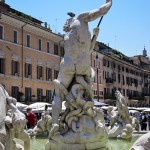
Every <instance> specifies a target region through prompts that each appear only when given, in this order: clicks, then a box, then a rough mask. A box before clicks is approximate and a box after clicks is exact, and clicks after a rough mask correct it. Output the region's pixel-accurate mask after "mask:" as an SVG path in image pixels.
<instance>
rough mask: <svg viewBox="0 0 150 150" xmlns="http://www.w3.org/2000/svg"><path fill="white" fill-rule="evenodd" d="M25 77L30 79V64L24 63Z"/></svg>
mask: <svg viewBox="0 0 150 150" xmlns="http://www.w3.org/2000/svg"><path fill="white" fill-rule="evenodd" d="M25 77H26V78H31V77H32V64H28V63H25Z"/></svg>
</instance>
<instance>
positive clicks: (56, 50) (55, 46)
mask: <svg viewBox="0 0 150 150" xmlns="http://www.w3.org/2000/svg"><path fill="white" fill-rule="evenodd" d="M54 55H58V45H57V44H54Z"/></svg>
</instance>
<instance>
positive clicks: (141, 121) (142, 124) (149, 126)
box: [26, 108, 150, 131]
mask: <svg viewBox="0 0 150 150" xmlns="http://www.w3.org/2000/svg"><path fill="white" fill-rule="evenodd" d="M130 118H131V120H132V124H133V126H135V127H134V128H135V130H136V131H139V130H141V131H147V130H150V113H145V112H141V113H140V112H139V113H130ZM39 119H40V115H39V114H36V113H34V112H32V109H31V108H28V109H27V112H26V120H27V129H33V128H34V127H35V126H36V124H37V122H38V120H39ZM104 119H105V121H106V122H107V123H106V124H109V117H106V116H105V117H104Z"/></svg>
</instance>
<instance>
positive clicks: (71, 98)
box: [46, 0, 112, 150]
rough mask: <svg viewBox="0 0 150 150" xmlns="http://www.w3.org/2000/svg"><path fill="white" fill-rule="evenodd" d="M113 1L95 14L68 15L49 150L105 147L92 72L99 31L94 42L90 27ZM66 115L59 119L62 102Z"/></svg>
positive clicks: (109, 1)
mask: <svg viewBox="0 0 150 150" xmlns="http://www.w3.org/2000/svg"><path fill="white" fill-rule="evenodd" d="M111 5H112V1H111V0H106V4H104V5H102V6H101V7H100V8H98V9H95V10H93V11H89V12H84V13H82V14H80V15H79V16H78V17H77V18H74V16H75V15H74V14H73V13H69V15H70V17H71V18H70V19H68V20H67V21H66V23H65V25H64V31H65V32H67V34H66V35H65V36H64V41H63V44H64V49H65V55H64V58H63V60H62V61H61V64H60V72H59V75H58V78H57V79H55V80H54V85H55V96H54V101H53V105H52V109H53V111H52V128H51V131H50V133H49V141H48V143H47V144H46V150H51V149H52V150H54V149H58V150H62V149H72V150H76V149H78V150H80V149H82V150H84V149H96V148H101V147H105V146H106V141H107V132H106V129H105V124H104V119H103V118H104V116H103V112H102V111H101V110H99V109H96V108H94V102H93V101H92V98H93V90H92V88H91V83H92V75H93V73H92V68H91V59H90V57H91V51H92V50H93V48H94V45H95V42H96V39H97V36H98V33H99V28H95V29H94V32H93V35H94V38H93V39H92V40H91V35H90V32H89V27H88V23H89V22H91V21H93V20H95V19H97V18H99V17H101V16H104V15H105V14H106V13H107V12H108V11H109V9H110V8H111ZM63 100H65V101H66V104H65V105H66V108H67V109H66V111H65V112H64V114H63V115H61V117H60V118H59V114H60V111H61V103H62V101H63Z"/></svg>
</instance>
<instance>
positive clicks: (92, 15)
mask: <svg viewBox="0 0 150 150" xmlns="http://www.w3.org/2000/svg"><path fill="white" fill-rule="evenodd" d="M111 6H112V0H106V3H105V4H104V5H102V6H101V7H100V8H99V9H95V10H92V11H90V12H86V13H83V14H81V15H79V16H78V18H80V17H81V18H82V19H83V20H84V21H86V22H90V21H93V20H96V19H97V18H99V17H101V16H104V15H105V14H106V13H107V12H108V11H109V9H110V8H111Z"/></svg>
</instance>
